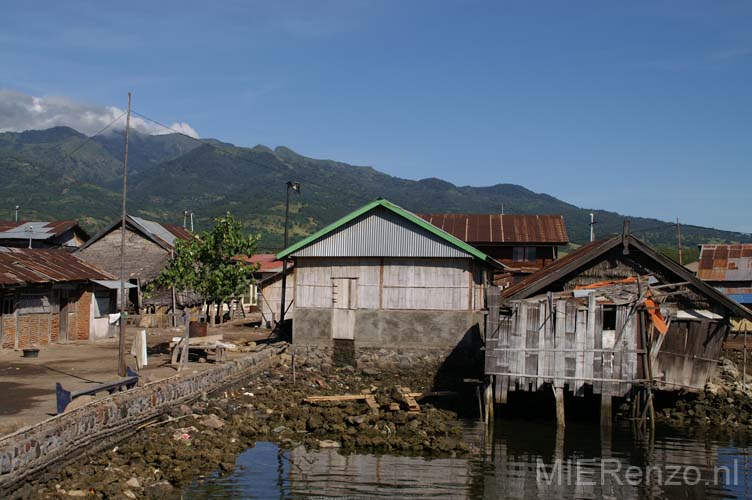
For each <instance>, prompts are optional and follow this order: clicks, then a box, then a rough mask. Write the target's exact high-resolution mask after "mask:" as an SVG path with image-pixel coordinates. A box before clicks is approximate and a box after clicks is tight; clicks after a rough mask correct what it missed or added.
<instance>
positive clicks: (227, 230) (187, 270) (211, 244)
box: [157, 212, 258, 311]
mask: <svg viewBox="0 0 752 500" xmlns="http://www.w3.org/2000/svg"><path fill="white" fill-rule="evenodd" d="M257 242H258V236H246V235H244V234H243V226H242V224H241V223H240V222H239V221H236V220H235V219H234V218H233V217H232V215H231V214H230V213H229V212H228V213H227V214H226V215H225V216H224V217H219V218H216V219H214V227H213V228H212V229H211V230H210V231H205V232H204V233H203V234H201V235H200V236H197V235H193V237H192V238H190V239H188V240H176V244H175V250H174V251H173V253H172V256H171V257H170V260H169V262H168V264H167V267H165V268H164V269H163V270H162V272H161V273H160V275H159V278H158V279H157V281H158V282H159V283H160V284H162V285H166V286H170V287H175V288H176V289H180V290H193V291H195V292H197V293H199V294H201V295H202V296H203V297H204V299H205V300H206V301H207V303H214V304H217V305H219V306H220V307H218V310H219V311H221V306H222V305H223V304H224V303H225V302H227V301H228V300H230V299H231V298H232V297H234V296H236V295H240V294H242V293H243V292H244V290H245V289H246V287H247V286H248V285H250V284H251V283H252V282H253V273H254V271H256V269H257V268H258V265H257V264H248V263H246V262H243V261H241V260H237V259H234V257H236V256H238V255H253V253H254V252H255V250H256V243H257Z"/></svg>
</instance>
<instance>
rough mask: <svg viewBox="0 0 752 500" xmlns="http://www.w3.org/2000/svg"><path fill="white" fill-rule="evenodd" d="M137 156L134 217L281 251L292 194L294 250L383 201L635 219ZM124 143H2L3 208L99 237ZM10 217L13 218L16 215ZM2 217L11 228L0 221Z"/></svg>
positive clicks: (193, 148)
mask: <svg viewBox="0 0 752 500" xmlns="http://www.w3.org/2000/svg"><path fill="white" fill-rule="evenodd" d="M131 137H132V142H131V144H130V145H129V180H128V182H129V187H128V193H129V196H128V198H129V199H128V204H129V207H130V208H129V212H131V213H133V214H136V215H142V216H144V217H150V218H153V219H156V220H159V221H162V222H170V223H173V224H175V223H181V222H182V219H183V211H184V210H189V211H193V212H194V213H195V219H194V220H195V223H196V224H197V229H199V230H200V229H204V228H206V227H208V225H209V223H210V220H211V218H212V217H216V216H218V215H221V214H223V213H225V212H227V211H230V212H232V213H233V214H235V215H236V216H237V217H238V218H239V219H241V220H242V221H243V223H244V224H245V227H246V230H247V231H249V232H257V233H260V234H261V235H262V238H263V239H262V243H261V246H262V248H264V249H267V250H277V249H279V248H280V247H281V245H282V226H283V222H284V198H285V183H286V182H287V181H288V180H296V181H299V182H301V184H302V193H301V196H293V197H292V198H291V241H295V240H296V239H298V238H301V237H304V236H306V235H307V234H310V233H311V232H312V231H315V230H316V229H319V228H321V227H323V225H326V224H327V223H329V222H331V221H332V220H334V219H336V218H338V217H340V216H342V215H344V214H346V213H347V212H349V211H351V210H353V209H355V208H357V207H359V206H361V205H363V204H365V203H367V202H369V201H372V200H373V199H376V198H378V197H383V198H387V199H389V200H391V201H392V202H394V203H397V204H399V205H401V206H403V207H405V208H407V209H408V210H411V211H414V212H431V213H438V212H454V213H499V212H500V211H501V207H502V205H503V207H504V212H505V213H522V214H530V213H538V214H560V215H563V216H564V217H565V220H566V222H567V229H568V231H569V237H570V240H571V241H573V242H574V243H578V244H580V243H584V242H585V241H587V239H588V238H589V226H588V223H589V213H590V212H591V211H592V212H594V213H595V215H596V220H597V221H598V226H597V232H598V234H599V236H604V237H605V236H606V235H610V234H615V233H618V232H621V229H622V224H623V220H624V218H626V216H624V215H621V214H618V213H616V212H611V211H606V210H590V209H585V208H581V207H577V206H575V205H573V204H571V203H567V202H565V201H562V200H559V199H557V198H555V197H554V196H551V195H548V194H546V193H535V192H533V191H531V190H529V189H527V188H525V187H524V186H520V185H517V184H511V183H497V184H494V185H491V186H457V185H455V184H452V183H451V182H448V181H445V180H443V179H438V178H435V177H429V178H425V179H419V180H413V179H404V178H400V177H396V176H391V175H388V174H386V173H383V172H380V171H378V170H377V169H375V168H373V167H370V166H358V165H350V164H347V163H344V162H339V161H336V160H329V159H315V158H310V157H307V156H304V155H301V154H299V153H297V152H295V151H294V150H292V149H291V148H289V147H285V146H277V147H275V148H274V149H272V148H270V147H268V146H265V145H261V144H259V145H256V146H254V147H240V146H235V145H232V144H230V143H226V142H221V141H219V140H216V139H203V140H201V141H197V140H195V139H192V138H188V137H186V136H183V135H180V134H165V135H147V134H141V133H134V134H133V135H132V136H131ZM123 146H124V143H123V138H122V135H121V134H104V135H100V136H96V137H93V138H87V137H86V136H85V135H83V134H80V133H79V132H77V131H75V130H74V129H71V128H69V127H54V128H52V129H47V130H40V131H25V132H5V133H0V168H1V169H2V171H3V173H4V174H5V175H4V176H5V182H3V183H2V185H0V199H5V200H6V203H8V206H7V207H5V208H6V209H7V210H9V211H10V210H11V209H12V207H13V206H14V205H15V204H19V205H21V206H22V213H24V217H25V218H29V216H30V215H34V216H35V217H38V218H77V219H79V220H82V222H83V223H84V224H85V226H87V228H89V229H92V230H95V229H98V228H99V227H102V226H103V225H104V224H105V223H106V222H108V221H110V220H114V219H115V218H116V217H117V214H118V213H119V206H120V186H121V183H122V177H121V175H122V152H123ZM8 213H9V214H10V212H8ZM0 218H2V217H0ZM629 219H630V221H631V227H632V230H633V231H634V232H635V233H636V234H637V235H638V236H639V237H641V238H643V239H645V240H647V241H648V242H650V243H653V244H656V245H659V246H675V238H676V237H675V225H674V224H673V223H671V222H666V221H660V220H657V219H651V218H645V217H629ZM682 233H683V240H684V241H683V243H684V245H685V246H686V247H692V246H693V245H696V244H698V243H702V242H752V236H750V235H748V234H745V233H739V232H735V231H724V230H719V229H714V228H705V227H701V226H694V225H685V226H682Z"/></svg>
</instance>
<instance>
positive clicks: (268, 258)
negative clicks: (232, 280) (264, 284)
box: [233, 253, 293, 273]
mask: <svg viewBox="0 0 752 500" xmlns="http://www.w3.org/2000/svg"><path fill="white" fill-rule="evenodd" d="M233 259H234V260H237V261H242V262H247V263H248V264H258V271H257V272H259V273H276V272H279V271H281V270H282V261H281V260H278V259H277V255H276V254H273V253H257V254H254V255H250V256H249V255H236V256H235V257H233ZM292 265H293V264H292V262H289V263H288V264H287V267H292Z"/></svg>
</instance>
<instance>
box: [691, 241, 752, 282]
mask: <svg viewBox="0 0 752 500" xmlns="http://www.w3.org/2000/svg"><path fill="white" fill-rule="evenodd" d="M697 277H698V278H700V279H702V280H705V281H752V244H737V245H702V249H701V251H700V265H699V267H698V269H697Z"/></svg>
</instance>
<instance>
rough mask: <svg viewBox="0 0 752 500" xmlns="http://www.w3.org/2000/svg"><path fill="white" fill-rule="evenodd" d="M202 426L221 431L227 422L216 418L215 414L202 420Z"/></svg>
mask: <svg viewBox="0 0 752 500" xmlns="http://www.w3.org/2000/svg"><path fill="white" fill-rule="evenodd" d="M200 422H201V425H203V426H204V427H208V428H210V429H221V428H222V427H224V426H225V421H224V420H222V419H221V418H219V417H218V416H216V415H215V414H214V413H212V414H210V415H207V416H205V417H204V418H202V419H201V421H200Z"/></svg>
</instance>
